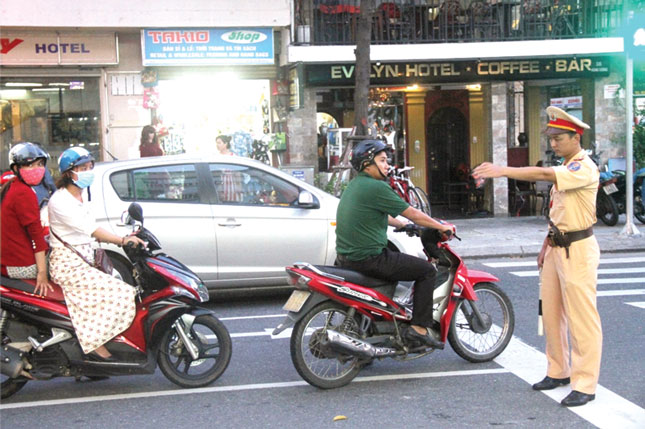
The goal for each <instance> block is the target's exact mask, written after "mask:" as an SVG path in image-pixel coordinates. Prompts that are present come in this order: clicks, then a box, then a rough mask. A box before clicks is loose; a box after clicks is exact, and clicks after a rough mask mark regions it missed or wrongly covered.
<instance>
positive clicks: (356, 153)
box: [349, 140, 390, 173]
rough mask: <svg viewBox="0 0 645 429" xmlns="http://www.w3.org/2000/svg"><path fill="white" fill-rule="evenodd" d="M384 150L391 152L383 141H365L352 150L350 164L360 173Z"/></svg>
mask: <svg viewBox="0 0 645 429" xmlns="http://www.w3.org/2000/svg"><path fill="white" fill-rule="evenodd" d="M384 150H386V151H388V152H389V151H390V147H389V146H388V145H387V144H386V143H385V142H384V141H382V140H363V141H362V142H360V143H358V144H357V145H356V146H354V149H352V153H351V156H350V158H349V162H351V164H352V167H354V169H355V170H356V171H358V172H359V173H360V172H361V171H363V169H364V168H365V167H367V166H368V165H370V164H372V163H373V162H374V157H375V156H376V154H378V153H380V152H383V151H384ZM388 155H389V154H388Z"/></svg>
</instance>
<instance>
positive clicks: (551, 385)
mask: <svg viewBox="0 0 645 429" xmlns="http://www.w3.org/2000/svg"><path fill="white" fill-rule="evenodd" d="M569 383H571V379H570V378H569V377H567V378H551V377H549V376H548V375H547V376H546V377H544V380H542V381H540V382H539V383H535V384H534V385H533V390H551V389H555V388H556V387H560V386H566V385H567V384H569Z"/></svg>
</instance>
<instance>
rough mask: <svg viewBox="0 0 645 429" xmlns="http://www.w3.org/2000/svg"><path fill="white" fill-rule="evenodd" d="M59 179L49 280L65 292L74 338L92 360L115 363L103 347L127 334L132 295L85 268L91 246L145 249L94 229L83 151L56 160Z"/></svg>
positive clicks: (88, 165)
mask: <svg viewBox="0 0 645 429" xmlns="http://www.w3.org/2000/svg"><path fill="white" fill-rule="evenodd" d="M58 165H59V168H60V172H61V177H60V178H59V180H58V183H57V187H58V190H57V191H56V192H55V193H54V195H53V196H52V198H51V200H50V201H49V206H48V207H49V228H50V232H51V237H50V239H51V246H52V252H51V255H50V257H49V261H50V273H51V276H52V279H53V280H54V281H55V282H56V283H58V284H59V285H60V286H61V288H62V289H63V293H64V295H65V302H66V303H67V308H68V310H69V314H70V318H71V320H72V324H73V325H74V329H75V330H76V336H77V337H78V341H79V343H80V345H81V348H82V349H83V352H84V353H85V354H88V355H89V358H90V359H92V360H98V361H107V362H110V361H114V358H113V357H112V355H111V354H110V352H109V350H108V349H107V348H106V347H105V345H104V344H105V343H107V342H108V341H110V340H111V339H112V338H114V337H115V336H116V335H118V334H120V333H121V332H123V331H125V330H126V329H127V328H128V327H129V326H130V324H131V323H132V320H133V319H134V316H135V311H136V309H135V301H134V300H135V289H134V288H133V287H132V286H130V285H129V284H127V283H124V282H123V281H121V280H118V279H116V278H114V277H112V276H110V275H108V274H106V273H104V272H102V271H100V270H98V269H96V268H94V267H93V266H91V265H89V264H87V263H86V262H85V261H84V260H83V259H82V258H80V257H79V256H78V255H77V254H76V253H75V252H73V251H72V250H70V249H68V248H67V247H66V246H65V244H64V243H63V242H61V240H63V241H64V242H66V243H68V244H70V245H71V246H73V247H74V249H76V251H78V252H79V253H80V254H82V255H83V256H84V257H85V259H87V260H88V261H90V262H93V261H94V252H93V249H92V242H93V241H94V240H95V239H96V240H97V241H100V242H104V243H112V244H116V245H119V246H125V245H126V244H128V243H133V244H135V245H138V244H143V241H141V240H140V239H139V238H137V237H134V236H126V237H119V236H118V235H115V234H112V233H111V232H109V231H107V230H106V229H104V228H101V227H99V226H98V225H97V223H96V220H95V219H94V216H93V215H92V210H91V207H90V202H89V201H88V192H87V188H88V187H89V186H90V185H91V184H92V181H93V180H94V172H93V171H92V169H93V168H94V158H93V157H92V155H91V154H90V153H89V152H88V151H87V150H85V149H83V148H79V147H73V148H70V149H67V150H66V151H65V152H63V153H62V154H61V156H60V158H59V160H58Z"/></svg>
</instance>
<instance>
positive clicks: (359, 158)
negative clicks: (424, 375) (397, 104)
mask: <svg viewBox="0 0 645 429" xmlns="http://www.w3.org/2000/svg"><path fill="white" fill-rule="evenodd" d="M388 151H389V148H388V146H387V145H386V144H385V143H384V142H382V141H380V140H364V141H362V142H360V143H359V144H357V145H356V147H355V148H354V150H352V157H351V163H352V166H353V167H354V168H355V169H356V170H357V171H358V172H359V173H358V176H357V177H356V178H355V179H354V180H352V181H351V182H350V183H349V186H348V187H347V189H346V190H345V192H343V195H342V197H341V199H340V203H339V205H338V211H337V213H336V253H337V255H338V262H339V263H340V265H341V266H342V267H344V268H349V269H351V270H354V271H359V272H361V273H363V274H365V275H367V276H370V277H376V278H382V279H386V280H391V281H400V280H403V281H414V298H413V314H412V320H411V326H410V328H409V329H407V330H405V331H404V334H403V335H404V336H405V337H406V338H407V339H409V340H412V341H416V342H422V343H424V344H425V345H427V346H430V347H434V348H439V349H442V348H443V347H444V344H443V342H441V341H437V340H436V339H435V338H434V337H433V336H432V334H431V333H430V332H429V331H428V328H431V327H432V321H433V320H432V294H433V291H434V283H435V276H436V270H435V268H434V266H432V265H431V264H430V263H429V262H428V261H426V260H424V259H421V258H417V257H415V256H411V255H407V254H405V253H399V252H393V251H391V250H390V249H388V248H387V227H388V225H392V226H394V227H397V228H402V227H404V226H405V225H406V223H405V222H402V221H400V220H398V219H396V217H397V216H399V215H401V216H403V217H406V218H408V219H409V220H411V221H412V222H414V223H415V224H417V225H420V226H425V227H429V228H434V229H438V230H440V231H442V232H447V231H451V232H452V230H451V228H450V227H448V226H446V225H443V224H441V223H439V222H437V221H436V220H434V219H433V218H431V217H430V216H428V215H426V214H425V213H423V212H422V211H420V210H417V209H415V208H414V207H411V206H410V205H409V204H408V203H406V202H405V201H403V200H402V199H401V198H400V197H399V196H398V195H397V194H396V193H395V192H394V190H392V188H391V187H390V186H389V185H388V184H387V183H386V182H385V181H384V179H386V178H387V171H388V169H389V165H388Z"/></svg>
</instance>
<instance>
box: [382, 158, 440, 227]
mask: <svg viewBox="0 0 645 429" xmlns="http://www.w3.org/2000/svg"><path fill="white" fill-rule="evenodd" d="M413 169H414V167H403V168H397V167H390V171H389V172H388V177H389V181H390V186H391V187H392V189H394V191H396V193H397V194H399V196H400V197H401V198H403V199H404V200H405V201H406V202H407V203H408V204H410V205H411V206H412V207H414V208H415V209H418V210H421V211H422V212H424V213H425V214H427V215H428V216H430V200H429V199H428V195H427V194H426V193H425V191H424V190H423V189H421V188H417V187H416V186H414V183H412V180H410V171H412V170H413Z"/></svg>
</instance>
